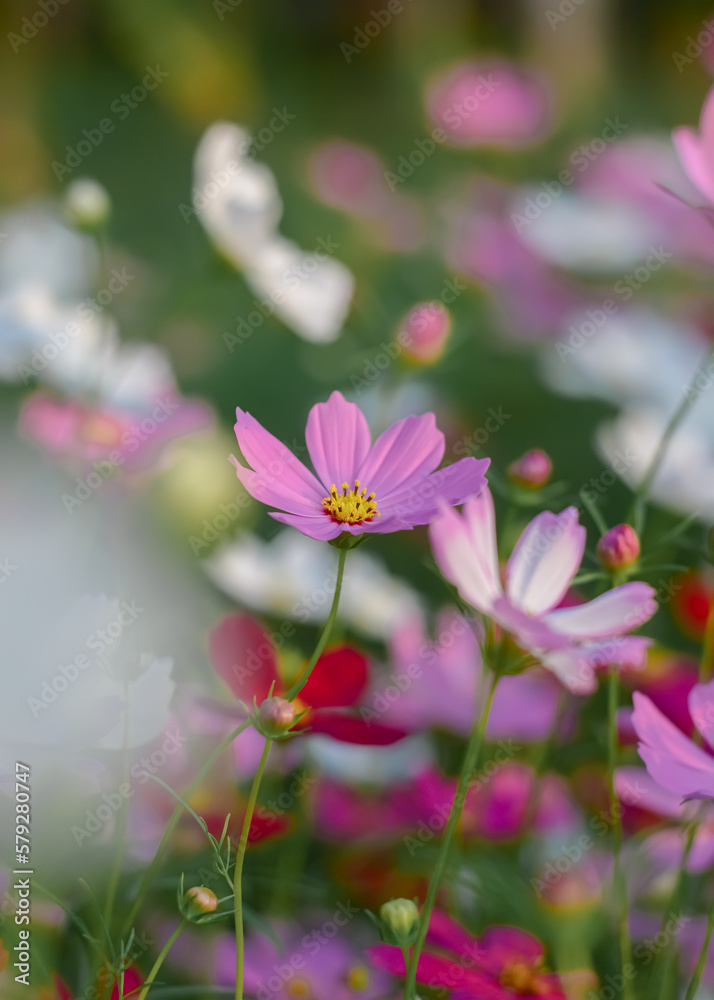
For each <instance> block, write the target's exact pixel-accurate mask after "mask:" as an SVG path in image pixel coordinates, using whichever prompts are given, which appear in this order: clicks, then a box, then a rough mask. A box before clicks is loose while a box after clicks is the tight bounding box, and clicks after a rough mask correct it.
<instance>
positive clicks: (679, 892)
mask: <svg viewBox="0 0 714 1000" xmlns="http://www.w3.org/2000/svg"><path fill="white" fill-rule="evenodd" d="M698 828H699V820H698V819H694V820H692V823H691V824H690V827H689V830H688V831H687V836H686V839H685V842H684V846H683V848H682V856H681V858H680V861H679V870H678V871H677V880H676V882H675V884H674V889H673V890H672V897H671V899H670V902H669V907H668V910H667V913H665V915H664V916H663V917H662V931H665V929H666V925H667V921H668V919H669V917H670V915H671V914H673V913H677V912H678V910H679V909H680V907H681V906H682V903H683V902H684V886H685V877H686V874H687V862H688V861H689V855H690V854H691V853H692V847H693V846H694V838H695V836H696V833H697V830H698ZM675 953H676V947H675V944H674V941H672V942H671V943H670V946H669V947H668V948H667V949H666V950H665V952H664V955H663V957H662V969H661V973H662V975H661V978H660V991H659V995H660V997H661V998H662V1000H666V998H667V997H668V996H669V994H670V985H671V981H672V973H673V972H674V956H675Z"/></svg>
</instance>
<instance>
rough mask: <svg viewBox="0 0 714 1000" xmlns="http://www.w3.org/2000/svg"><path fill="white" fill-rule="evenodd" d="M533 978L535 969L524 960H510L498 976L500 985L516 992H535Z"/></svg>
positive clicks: (535, 985)
mask: <svg viewBox="0 0 714 1000" xmlns="http://www.w3.org/2000/svg"><path fill="white" fill-rule="evenodd" d="M534 980H535V970H534V969H533V966H531V965H526V963H525V962H512V963H511V964H510V965H507V966H506V967H505V968H504V970H503V972H502V973H501V975H500V976H499V982H500V984H501V986H505V987H506V989H509V990H515V992H516V993H536V992H537V984H536V982H535V981H534Z"/></svg>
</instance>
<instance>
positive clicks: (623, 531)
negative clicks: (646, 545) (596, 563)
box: [597, 524, 640, 570]
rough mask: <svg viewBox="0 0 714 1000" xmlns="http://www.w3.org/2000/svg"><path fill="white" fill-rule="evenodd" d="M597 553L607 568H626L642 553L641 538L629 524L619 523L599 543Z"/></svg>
mask: <svg viewBox="0 0 714 1000" xmlns="http://www.w3.org/2000/svg"><path fill="white" fill-rule="evenodd" d="M597 554H598V555H599V556H600V562H601V563H602V564H603V566H604V567H605V569H609V570H617V569H626V568H627V567H628V566H631V565H632V564H633V562H634V561H635V560H636V559H637V557H638V556H639V554H640V540H639V538H638V537H637V535H636V533H635V530H634V528H631V527H630V525H629V524H617V525H615V527H614V528H610V530H609V531H608V532H606V533H605V534H604V535H603V536H602V538H601V539H600V541H599V542H598V543H597Z"/></svg>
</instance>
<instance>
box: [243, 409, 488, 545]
mask: <svg viewBox="0 0 714 1000" xmlns="http://www.w3.org/2000/svg"><path fill="white" fill-rule="evenodd" d="M236 415H237V420H236V425H235V432H236V437H237V438H238V444H239V446H240V449H241V452H242V453H243V456H244V458H245V460H246V461H247V462H248V465H249V466H250V467H249V468H246V467H245V466H244V465H241V463H240V462H239V461H238V460H237V459H236V458H235V457H234V456H231V461H232V462H233V464H234V465H235V467H236V473H237V475H238V478H239V479H240V481H241V483H242V484H243V486H245V488H246V490H247V491H248V492H249V493H250V495H251V496H253V497H255V499H256V500H260V501H261V503H264V504H267V505H268V506H271V507H278V508H279V510H274V511H271V512H270V516H271V517H274V518H275V520H276V521H282V522H283V523H284V524H290V525H292V526H293V527H295V528H298V529H299V530H300V531H302V532H303V533H304V534H306V535H310V536H311V537H312V538H319V539H323V540H327V541H329V540H331V539H333V538H337V536H338V535H340V534H342V533H343V532H346V533H348V534H350V535H360V534H362V533H363V532H379V533H383V532H388V531H401V530H403V529H406V528H413V527H414V526H415V525H417V524H428V523H429V522H430V521H432V520H433V519H434V518H435V517H436V515H437V513H438V511H439V507H440V505H442V504H444V503H446V504H459V503H463V502H464V500H466V499H468V498H470V497H474V496H476V495H477V494H478V493H480V492H481V490H482V489H483V487H484V486H485V484H486V480H485V479H484V472H485V471H486V469H487V468H488V466H489V461H490V459H487V458H485V459H480V460H478V461H477V460H476V459H475V458H462V459H461V460H460V461H458V462H454V464H453V465H449V466H447V467H446V468H444V469H439V471H438V472H435V471H434V470H435V469H436V467H437V466H438V464H439V463H440V462H441V460H442V458H443V457H444V435H443V434H442V433H441V431H439V430H437V427H436V423H435V417H434V414H433V413H425V414H424V415H423V416H420V417H407V418H406V419H404V420H399V421H398V422H397V423H396V424H393V425H392V427H390V428H389V430H386V431H385V432H384V433H383V434H381V435H380V437H378V438H377V440H376V441H375V442H374V444H372V442H371V438H370V433H369V428H368V427H367V421H366V420H365V417H364V414H363V413H362V412H361V410H360V409H359V407H358V406H356V405H355V404H354V403H348V402H347V400H346V399H345V398H344V396H343V395H342V394H341V393H339V392H333V393H332V395H331V396H330V398H329V400H328V401H327V402H326V403H318V404H317V405H316V406H313V408H312V409H311V410H310V415H309V416H308V419H307V428H306V430H305V438H306V441H307V449H308V452H309V454H310V458H311V459H312V464H313V466H314V468H315V472H316V473H317V475H316V476H315V475H313V473H312V472H310V470H309V469H307V468H306V467H305V466H304V465H303V464H302V462H300V461H299V460H298V459H297V458H296V457H295V455H293V453H292V452H291V451H290V450H289V449H288V448H286V446H285V445H284V444H282V442H281V441H279V440H278V439H277V438H275V437H273V435H272V434H269V433H268V431H266V430H265V429H264V428H263V427H261V425H260V424H259V423H258V421H257V420H255V418H254V417H251V415H250V414H249V413H244V412H243V410H241V409H237V410H236Z"/></svg>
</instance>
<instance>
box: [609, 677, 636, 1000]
mask: <svg viewBox="0 0 714 1000" xmlns="http://www.w3.org/2000/svg"><path fill="white" fill-rule="evenodd" d="M618 694H619V686H618V676H617V668H616V667H610V676H609V678H608V713H607V714H608V727H607V728H608V755H607V786H608V792H609V795H610V816H611V817H612V884H613V889H614V894H615V901H616V907H617V912H618V926H619V935H620V963H621V966H622V978H623V979H624V981H625V985H624V987H623V996H624V1000H630V998H631V997H632V983H631V981H630V979H629V977H628V976H626V975H625V972H624V969H625V966H627V965H631V964H632V945H631V943H630V932H629V929H628V926H627V885H626V883H625V879H624V874H623V871H622V866H621V864H620V852H621V850H622V819H621V813H620V803H619V802H618V799H617V795H616V793H615V766H616V764H617V704H618Z"/></svg>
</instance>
